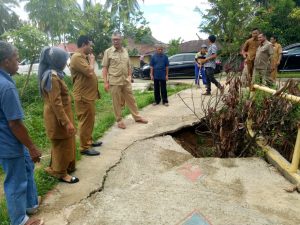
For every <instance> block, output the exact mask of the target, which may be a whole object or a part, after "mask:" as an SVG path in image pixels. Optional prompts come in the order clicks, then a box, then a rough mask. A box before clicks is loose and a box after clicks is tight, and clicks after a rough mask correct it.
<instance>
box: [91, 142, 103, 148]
mask: <svg viewBox="0 0 300 225" xmlns="http://www.w3.org/2000/svg"><path fill="white" fill-rule="evenodd" d="M102 144H103V142H102V141H96V142H94V143H93V144H92V147H99V146H101V145H102Z"/></svg>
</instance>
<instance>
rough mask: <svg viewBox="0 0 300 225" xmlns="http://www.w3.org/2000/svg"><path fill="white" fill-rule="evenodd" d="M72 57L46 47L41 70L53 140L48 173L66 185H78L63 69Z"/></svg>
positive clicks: (43, 94)
mask: <svg viewBox="0 0 300 225" xmlns="http://www.w3.org/2000/svg"><path fill="white" fill-rule="evenodd" d="M68 57H69V55H68V53H67V52H65V51H64V50H62V49H60V48H57V47H46V48H44V49H43V50H42V53H41V56H40V65H39V71H38V79H39V88H40V93H41V95H42V97H43V99H44V123H45V128H46V132H47V136H48V138H49V139H50V141H51V145H52V148H51V161H50V165H49V167H47V168H46V169H45V170H46V172H47V173H49V174H50V175H52V176H54V177H57V178H59V179H60V181H63V182H66V183H71V184H72V183H77V182H78V181H79V179H78V178H77V177H74V176H71V175H69V173H71V172H73V171H75V148H76V147H75V132H76V130H75V127H74V119H73V113H72V108H71V98H70V96H69V93H68V88H67V86H66V84H65V82H64V80H63V79H64V76H65V73H64V72H63V69H64V68H65V66H66V64H67V59H68Z"/></svg>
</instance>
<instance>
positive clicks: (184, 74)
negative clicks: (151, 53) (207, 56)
mask: <svg viewBox="0 0 300 225" xmlns="http://www.w3.org/2000/svg"><path fill="white" fill-rule="evenodd" d="M195 54H196V53H181V54H176V55H172V56H170V57H169V62H170V65H169V78H194V77H195V75H194V74H195ZM220 70H221V66H220V63H219V62H218V61H217V68H216V72H220ZM141 77H142V78H150V66H149V65H145V66H144V67H143V69H142V74H141Z"/></svg>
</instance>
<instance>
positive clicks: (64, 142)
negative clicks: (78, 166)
mask: <svg viewBox="0 0 300 225" xmlns="http://www.w3.org/2000/svg"><path fill="white" fill-rule="evenodd" d="M50 141H51V145H52V146H51V147H52V148H51V161H50V166H49V167H47V168H46V169H45V170H46V171H47V172H48V173H49V174H51V175H52V176H54V177H57V178H62V177H64V176H66V175H67V174H68V173H71V172H73V171H74V170H75V161H76V160H75V155H76V152H75V151H76V145H75V136H72V137H70V138H67V139H50Z"/></svg>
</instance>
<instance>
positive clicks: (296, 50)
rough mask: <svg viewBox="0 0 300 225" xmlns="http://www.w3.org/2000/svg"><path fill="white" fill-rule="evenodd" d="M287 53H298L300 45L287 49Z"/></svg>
mask: <svg viewBox="0 0 300 225" xmlns="http://www.w3.org/2000/svg"><path fill="white" fill-rule="evenodd" d="M288 53H289V54H300V47H296V48H292V49H290V50H288Z"/></svg>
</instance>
